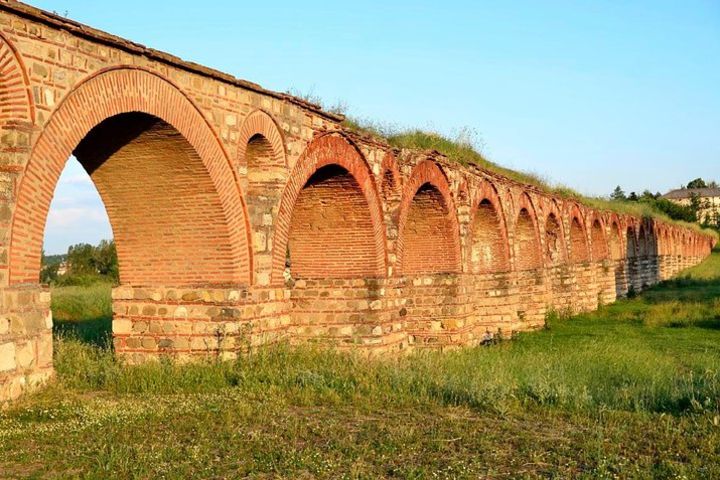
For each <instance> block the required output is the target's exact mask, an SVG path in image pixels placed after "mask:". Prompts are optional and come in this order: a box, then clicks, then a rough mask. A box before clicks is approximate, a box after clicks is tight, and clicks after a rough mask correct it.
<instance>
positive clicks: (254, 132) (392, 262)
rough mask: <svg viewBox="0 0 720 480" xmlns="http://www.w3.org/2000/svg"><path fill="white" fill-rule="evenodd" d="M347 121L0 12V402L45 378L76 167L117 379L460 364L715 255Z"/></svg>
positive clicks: (122, 45)
mask: <svg viewBox="0 0 720 480" xmlns="http://www.w3.org/2000/svg"><path fill="white" fill-rule="evenodd" d="M341 120H342V118H341V117H339V116H336V115H333V114H330V113H327V112H323V111H322V110H320V109H319V108H318V107H316V106H314V105H311V104H308V103H305V102H303V101H301V100H299V99H297V98H293V97H291V96H289V95H285V94H279V93H275V92H271V91H267V90H264V89H263V88H261V87H259V86H258V85H255V84H252V83H249V82H245V81H242V80H238V79H235V78H232V77H230V76H228V75H225V74H222V73H220V72H217V71H214V70H210V69H207V68H204V67H201V66H199V65H195V64H192V63H188V62H184V61H182V60H180V59H178V58H175V57H173V56H170V55H168V54H165V53H162V52H158V51H154V50H151V49H147V48H145V47H143V46H141V45H137V44H134V43H131V42H128V41H126V40H123V39H121V38H117V37H114V36H111V35H108V34H106V33H103V32H100V31H96V30H94V29H92V28H89V27H87V26H84V25H80V24H77V23H74V22H72V21H69V20H66V19H64V18H60V17H57V16H55V15H52V14H49V13H46V12H43V11H40V10H37V9H34V8H31V7H29V6H26V5H23V4H20V3H17V2H14V1H7V0H0V132H1V133H0V135H1V139H2V142H1V144H0V195H1V196H2V203H1V204H0V402H2V401H6V400H8V399H11V398H15V397H17V396H18V395H19V394H20V393H21V392H22V391H23V389H25V388H27V387H29V386H32V385H35V384H38V383H41V382H42V381H44V380H45V379H46V378H47V377H48V376H50V375H51V374H52V335H51V326H52V319H51V318H52V317H51V313H50V293H49V291H48V289H47V287H45V286H42V285H39V284H38V272H39V268H40V256H41V248H42V241H43V230H44V226H45V221H46V217H47V212H48V209H49V205H50V201H51V198H52V195H53V191H54V188H55V184H56V182H57V180H58V177H59V175H60V172H61V170H62V169H63V166H64V165H65V162H66V160H67V159H68V157H69V156H70V155H71V154H74V155H75V156H76V157H77V158H78V160H79V161H80V162H81V163H82V165H83V166H84V167H85V169H86V170H87V171H88V172H89V173H90V174H91V177H92V179H93V181H94V183H95V185H96V187H97V189H98V191H99V193H100V195H101V197H102V199H103V201H104V203H105V206H106V209H107V213H108V216H109V218H110V222H111V225H112V228H113V232H114V235H115V239H116V243H117V250H118V256H119V260H120V268H121V286H119V287H117V288H115V290H114V292H113V309H114V319H113V335H114V345H115V349H116V351H117V352H118V353H119V354H121V355H124V356H125V357H127V358H128V359H129V360H130V361H140V360H143V359H145V358H148V357H153V356H157V355H160V354H172V355H174V356H177V357H181V358H187V357H190V356H195V355H208V354H210V355H217V356H219V357H221V358H232V357H234V356H235V355H237V353H238V352H240V351H242V350H243V349H246V348H249V347H252V346H256V345H261V344H269V343H272V342H276V341H279V340H290V341H302V340H323V341H327V342H330V343H332V344H334V345H337V346H338V347H341V348H342V347H355V348H362V349H365V350H366V351H368V352H373V353H375V352H386V351H393V350H401V349H407V348H419V347H435V348H443V347H450V346H458V345H472V344H475V343H477V342H478V341H479V339H480V338H481V336H482V335H483V334H484V333H485V332H486V331H491V332H493V333H496V332H497V333H500V334H502V335H505V336H509V335H511V334H512V333H513V332H516V331H522V330H527V329H531V328H535V327H538V326H539V325H541V324H542V323H543V321H544V316H545V313H546V312H547V310H548V309H549V308H554V309H559V310H562V309H572V310H589V309H594V308H596V307H597V306H598V305H599V304H600V303H608V302H612V301H613V300H615V298H616V297H618V296H622V295H624V294H625V293H626V292H627V291H628V289H629V288H631V287H632V288H634V289H635V290H640V289H642V288H643V287H645V286H647V285H650V284H653V283H655V282H657V281H658V280H661V279H664V278H668V277H670V276H672V275H673V274H675V273H676V272H678V271H679V270H681V269H683V268H685V267H688V266H690V265H693V264H696V263H697V262H699V261H700V260H701V259H702V258H703V257H705V256H706V255H708V254H709V252H710V250H711V248H712V247H713V243H714V241H715V240H714V239H713V238H711V237H706V236H703V235H701V234H699V233H697V232H696V231H693V230H689V229H683V228H680V227H677V226H675V225H669V224H665V223H662V222H658V221H653V220H650V219H640V218H634V217H631V216H624V215H617V214H614V213H611V212H607V211H598V210H595V209H592V208H589V207H587V206H585V205H582V204H580V203H577V202H575V201H571V200H567V199H562V198H557V197H554V196H553V195H551V194H548V193H546V192H544V191H542V190H540V189H538V188H535V187H533V186H530V185H525V184H521V183H518V182H515V181H513V180H511V179H509V178H505V177H502V176H499V175H497V174H494V173H491V172H489V171H486V170H483V169H481V168H478V167H474V166H467V167H463V166H460V165H458V164H456V163H452V162H449V161H448V160H447V159H446V158H444V157H443V156H441V155H440V154H437V153H434V152H421V151H410V150H395V149H393V148H391V147H389V146H388V145H386V144H383V143H379V142H378V141H377V140H373V139H369V138H365V137H362V136H358V135H356V134H353V133H351V132H348V131H346V130H344V129H343V127H342V125H341ZM288 265H289V273H288V268H287V267H288Z"/></svg>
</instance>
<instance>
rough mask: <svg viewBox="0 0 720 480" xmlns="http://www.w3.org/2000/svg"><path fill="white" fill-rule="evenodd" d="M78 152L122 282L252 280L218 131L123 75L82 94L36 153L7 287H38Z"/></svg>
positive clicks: (20, 202) (174, 95)
mask: <svg viewBox="0 0 720 480" xmlns="http://www.w3.org/2000/svg"><path fill="white" fill-rule="evenodd" d="M73 152H75V153H76V155H78V156H79V160H81V163H84V166H85V168H86V169H88V171H89V173H90V174H91V176H92V178H93V179H95V183H96V186H97V187H98V190H99V192H100V194H101V197H102V198H103V200H104V202H105V205H106V208H107V210H108V216H109V217H110V221H111V224H112V225H113V230H114V232H115V235H116V240H117V248H118V257H119V261H120V262H121V282H122V283H125V284H134V285H168V284H170V285H177V286H180V285H198V284H203V285H225V284H248V283H250V282H251V272H252V265H251V262H252V253H251V252H250V250H249V248H250V244H251V242H250V241H249V228H248V223H247V215H246V210H245V205H244V203H243V199H242V194H241V191H240V189H239V186H238V183H237V177H236V175H235V172H234V169H233V168H232V163H231V161H230V159H229V157H228V155H227V153H226V152H225V150H224V148H223V147H222V144H221V143H220V141H219V139H218V138H217V136H216V134H215V132H214V131H213V129H212V127H211V126H210V124H209V123H208V122H207V120H206V119H205V117H204V116H203V115H202V113H201V112H200V110H199V109H198V108H197V107H196V106H195V105H194V104H193V102H192V101H191V100H190V99H189V98H188V97H187V96H185V95H184V94H183V93H182V92H181V91H180V89H178V88H177V87H176V86H175V85H173V84H171V83H170V82H169V81H168V80H166V79H164V78H162V77H160V76H159V75H157V74H156V73H153V72H150V71H147V70H144V69H139V68H134V67H115V68H111V69H106V70H102V71H100V72H98V73H96V74H94V75H92V76H91V77H89V78H87V79H86V80H84V81H83V82H81V83H80V84H78V85H77V86H76V87H75V88H74V89H73V90H72V91H71V92H70V93H69V94H68V95H67V96H66V97H65V98H64V99H63V101H62V102H61V103H60V104H59V105H58V107H57V108H56V110H55V111H54V112H53V114H52V115H51V117H50V118H49V120H48V121H47V123H46V125H45V127H44V128H43V130H42V132H41V134H40V135H39V137H38V139H37V141H36V142H35V144H34V146H33V149H32V153H31V155H30V159H29V161H28V163H27V166H26V168H25V171H24V174H23V177H22V181H21V183H20V185H19V188H18V195H17V206H16V209H15V213H14V216H13V224H12V231H11V242H10V283H11V284H21V283H36V282H37V281H38V271H39V268H40V252H41V247H42V241H43V231H44V227H45V219H46V218H47V213H48V209H49V206H50V201H51V199H52V196H53V191H54V187H55V184H56V183H57V180H58V177H59V175H60V173H61V171H62V169H63V167H64V165H65V162H66V161H67V159H68V158H69V156H70V155H71V154H72V153H73ZM80 157H83V158H80ZM128 162H130V163H128ZM125 167H129V168H125Z"/></svg>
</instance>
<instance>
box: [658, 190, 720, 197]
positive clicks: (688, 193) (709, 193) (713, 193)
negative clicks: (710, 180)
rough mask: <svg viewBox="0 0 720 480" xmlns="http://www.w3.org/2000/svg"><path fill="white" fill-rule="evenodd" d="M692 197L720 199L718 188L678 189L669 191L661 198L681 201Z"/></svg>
mask: <svg viewBox="0 0 720 480" xmlns="http://www.w3.org/2000/svg"><path fill="white" fill-rule="evenodd" d="M693 195H697V196H698V197H720V188H678V189H675V190H670V191H669V192H668V193H666V194H665V195H663V198H669V199H681V198H690V197H692V196H693Z"/></svg>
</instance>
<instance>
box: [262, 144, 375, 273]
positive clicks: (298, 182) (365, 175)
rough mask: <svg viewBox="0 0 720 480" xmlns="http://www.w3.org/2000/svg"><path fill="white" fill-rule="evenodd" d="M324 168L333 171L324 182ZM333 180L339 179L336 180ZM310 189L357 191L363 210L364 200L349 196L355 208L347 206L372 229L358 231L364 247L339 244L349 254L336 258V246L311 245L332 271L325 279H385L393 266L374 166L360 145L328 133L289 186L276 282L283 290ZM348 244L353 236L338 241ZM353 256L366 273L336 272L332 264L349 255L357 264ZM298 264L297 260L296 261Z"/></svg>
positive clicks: (279, 226) (279, 228) (281, 214)
mask: <svg viewBox="0 0 720 480" xmlns="http://www.w3.org/2000/svg"><path fill="white" fill-rule="evenodd" d="M324 167H329V168H328V169H325V170H323V173H324V174H323V175H320V176H321V177H323V178H318V177H317V176H316V177H313V176H314V175H315V174H316V172H319V171H320V170H321V169H323V168H324ZM325 177H328V178H325ZM333 177H335V178H334V179H333ZM340 177H342V178H340ZM310 181H312V182H316V183H312V182H311V184H309V183H308V182H310ZM323 182H325V183H323ZM327 182H330V183H327ZM306 187H308V188H310V187H312V188H315V187H318V188H317V189H318V190H319V189H323V188H326V187H327V188H326V190H327V191H335V192H342V191H345V192H349V191H351V190H353V191H356V192H357V193H358V195H360V197H362V199H363V205H362V206H361V205H360V204H359V203H358V200H359V199H360V197H358V196H357V195H353V196H352V197H348V202H350V203H347V204H346V206H348V207H350V206H352V209H353V214H357V215H358V219H360V220H362V222H364V227H366V228H363V229H362V230H358V231H357V232H356V233H357V235H356V236H355V237H353V238H354V240H355V241H361V243H362V244H361V245H358V244H356V245H344V244H342V243H337V245H335V246H336V247H338V248H347V249H348V250H347V252H345V253H343V252H342V251H336V252H335V256H332V257H331V256H330V255H332V254H333V252H331V248H330V247H331V245H326V248H322V246H321V245H318V246H317V248H312V246H308V252H316V254H317V255H318V258H319V257H321V256H324V257H325V259H326V260H327V262H325V264H324V265H325V267H326V270H327V271H326V274H327V275H325V276H335V277H348V276H352V275H355V276H357V275H358V274H360V275H365V276H378V277H379V276H384V275H385V272H386V266H387V255H386V252H385V243H386V242H385V229H384V226H383V216H382V206H381V203H380V197H379V194H378V192H377V189H376V187H375V182H374V180H373V175H372V172H371V170H370V167H369V166H368V164H367V162H366V161H365V158H364V157H363V155H362V153H361V152H360V151H359V150H358V149H357V148H356V147H355V145H353V144H352V143H350V141H349V140H348V139H346V138H345V137H344V136H341V135H337V134H326V135H322V136H320V137H317V138H316V139H315V140H314V141H313V142H312V143H310V145H308V146H307V148H306V149H305V151H304V152H303V154H302V155H301V157H300V158H299V159H298V161H297V163H296V164H295V166H294V167H293V170H292V172H291V174H290V177H289V179H288V182H287V184H286V185H285V189H284V191H283V194H282V197H281V200H280V208H279V211H278V215H277V219H276V222H275V224H276V229H275V235H274V241H273V259H272V277H271V280H272V283H273V284H274V285H278V284H281V283H282V282H283V271H284V270H285V261H286V253H287V249H288V244H289V242H290V235H291V229H292V226H293V216H294V214H295V209H296V206H297V204H298V200H299V199H300V197H301V194H302V192H303V190H304V189H305V188H306ZM333 189H334V190H333ZM316 198H319V197H316ZM325 203H326V204H332V198H328V199H327V201H326V202H325ZM338 206H339V205H338ZM361 209H362V210H363V211H364V213H363V212H362V211H361ZM338 212H339V213H343V212H342V211H341V210H338ZM347 213H350V212H347ZM365 214H367V215H365ZM348 219H349V220H352V218H351V217H348ZM367 222H369V223H367ZM343 225H344V224H343ZM308 233H309V232H308ZM344 233H345V234H347V233H348V232H347V231H346V232H344ZM336 237H337V236H336ZM296 238H298V237H296ZM348 239H349V237H346V238H344V239H343V238H335V239H334V240H335V241H337V242H344V241H347V240H348ZM353 252H356V253H357V255H354V256H356V257H358V258H357V260H358V262H360V263H358V265H360V266H361V267H362V268H361V270H360V271H358V272H354V271H352V270H347V269H339V268H338V269H335V268H333V266H332V265H331V262H330V261H331V260H333V259H336V260H340V256H344V258H345V260H344V262H345V263H348V262H352V261H353V260H352V259H353ZM292 253H293V252H290V254H291V256H292ZM335 257H337V258H335ZM361 257H363V258H361ZM293 264H295V260H293Z"/></svg>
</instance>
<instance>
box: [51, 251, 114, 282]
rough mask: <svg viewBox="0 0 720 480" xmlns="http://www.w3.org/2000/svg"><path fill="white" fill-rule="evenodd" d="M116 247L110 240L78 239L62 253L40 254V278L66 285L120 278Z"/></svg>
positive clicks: (112, 280) (109, 280)
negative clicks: (91, 242) (93, 241)
mask: <svg viewBox="0 0 720 480" xmlns="http://www.w3.org/2000/svg"><path fill="white" fill-rule="evenodd" d="M119 279H120V276H119V269H118V260H117V251H116V249H115V242H114V241H113V240H102V241H101V242H100V243H99V244H98V245H90V244H88V243H78V244H77V245H72V246H70V247H69V248H68V251H67V253H66V254H65V255H45V252H43V255H42V268H41V270H40V281H41V282H42V283H47V284H52V285H58V286H67V285H91V284H94V283H98V282H108V283H113V284H117V283H118V282H119Z"/></svg>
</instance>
